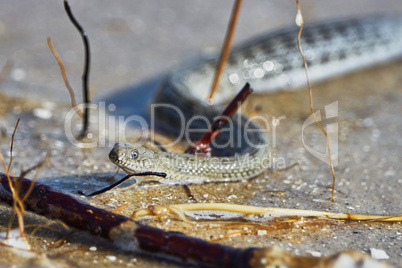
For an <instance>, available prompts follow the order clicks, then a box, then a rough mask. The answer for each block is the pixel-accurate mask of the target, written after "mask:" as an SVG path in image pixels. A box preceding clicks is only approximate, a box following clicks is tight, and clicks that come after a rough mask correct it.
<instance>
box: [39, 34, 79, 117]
mask: <svg viewBox="0 0 402 268" xmlns="http://www.w3.org/2000/svg"><path fill="white" fill-rule="evenodd" d="M47 44H48V45H49V48H50V50H51V51H52V53H53V56H54V57H55V58H56V60H57V63H58V64H59V66H60V72H61V75H62V76H63V80H64V84H65V85H66V88H67V90H68V92H69V93H70V99H71V106H72V107H73V108H74V109H75V111H76V112H77V114H78V115H79V116H81V117H82V112H81V111H80V110H77V108H76V106H77V102H76V101H75V94H74V90H73V88H72V87H71V85H70V82H69V81H68V78H67V74H66V69H65V68H64V64H63V61H62V60H61V58H60V56H59V53H57V51H56V49H55V48H54V46H53V44H52V39H50V37H48V38H47Z"/></svg>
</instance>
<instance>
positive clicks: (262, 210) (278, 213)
mask: <svg viewBox="0 0 402 268" xmlns="http://www.w3.org/2000/svg"><path fill="white" fill-rule="evenodd" d="M203 210H206V211H222V212H234V213H241V214H244V215H245V216H267V218H268V219H271V218H279V217H310V218H325V219H332V220H351V221H383V222H401V221H402V215H389V216H382V215H364V214H349V213H333V212H323V211H314V210H303V209H288V208H273V207H254V206H246V205H236V204H226V203H191V204H177V205H170V206H152V207H151V209H141V210H138V211H136V212H135V213H134V214H133V216H132V219H135V218H138V217H141V216H152V215H159V216H160V215H161V214H163V213H164V212H166V211H167V212H173V213H177V212H180V213H179V214H180V217H182V215H184V211H203Z"/></svg>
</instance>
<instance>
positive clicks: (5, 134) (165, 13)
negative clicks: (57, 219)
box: [0, 0, 402, 267]
mask: <svg viewBox="0 0 402 268" xmlns="http://www.w3.org/2000/svg"><path fill="white" fill-rule="evenodd" d="M246 2H247V3H245V4H244V9H243V11H242V15H241V17H240V21H239V29H238V32H237V34H236V38H235V42H239V41H242V40H245V39H247V38H248V37H250V36H253V35H255V34H258V33H261V32H265V31H267V30H270V29H275V28H278V27H281V26H285V25H289V24H292V23H293V21H294V14H295V7H294V3H293V2H292V1H289V2H281V3H280V4H278V3H272V2H268V1H246ZM231 3H232V2H231V1H219V3H215V2H214V3H212V2H210V3H209V2H205V1H191V2H188V1H182V0H181V1H179V0H177V1H146V2H144V1H120V2H119V3H118V4H115V3H111V2H110V3H109V2H108V1H85V3H81V2H78V1H71V5H72V8H73V11H74V12H75V14H76V16H77V17H78V18H79V20H80V21H81V23H82V24H83V25H84V26H85V29H86V30H87V32H88V33H89V36H90V38H91V39H90V41H91V46H92V50H93V54H92V59H93V60H92V72H91V85H92V86H91V88H92V93H93V95H94V99H95V102H96V103H98V102H99V101H106V102H108V103H114V104H115V105H116V107H117V108H116V114H118V115H127V114H128V113H136V114H139V115H142V114H143V113H145V112H144V99H146V98H148V97H149V95H150V94H151V93H150V92H152V90H153V88H155V87H156V85H157V84H158V83H159V82H160V80H161V77H162V76H163V74H164V73H165V72H166V71H168V70H169V69H170V68H172V67H173V66H177V65H179V64H180V63H181V62H183V61H188V60H189V59H191V58H194V57H197V56H199V55H201V53H204V52H208V51H216V50H218V49H219V46H220V43H221V41H222V38H223V33H224V31H225V24H226V21H227V19H228V16H229V12H230V9H231V7H230V6H231ZM302 8H304V9H305V11H304V15H305V19H306V20H310V21H314V20H317V19H322V18H333V17H341V16H346V15H355V14H359V15H364V14H370V13H373V12H377V13H378V12H384V11H388V12H389V11H399V12H401V11H402V4H401V3H400V1H381V3H380V2H379V1H353V3H352V4H351V3H349V2H348V1H336V3H335V2H334V1H306V2H305V3H303V6H302ZM47 37H51V38H52V40H53V42H54V45H55V46H56V49H58V51H59V53H60V55H61V57H62V58H63V59H64V62H65V64H66V68H67V71H68V75H69V77H70V82H71V83H72V86H73V87H74V88H76V89H77V90H76V91H77V95H78V98H79V97H80V92H79V90H78V89H79V88H80V85H81V82H80V76H81V71H82V61H83V56H82V51H83V50H82V44H81V40H80V37H79V35H78V33H77V32H76V31H75V29H74V28H73V27H72V25H71V24H70V23H69V21H68V19H67V17H66V16H65V14H64V10H63V7H62V2H61V1H58V2H49V1H36V3H35V5H29V4H26V3H25V2H23V1H14V3H13V4H12V5H11V4H7V3H5V2H4V1H3V2H1V3H0V43H1V45H0V66H3V65H4V64H5V62H6V61H7V60H11V61H12V62H13V63H14V65H13V69H12V71H11V73H10V75H9V76H8V77H7V78H6V79H5V81H4V82H3V84H2V85H1V91H0V100H1V102H0V113H1V114H0V127H1V136H0V149H1V152H2V153H3V155H5V158H6V161H8V160H9V154H8V153H7V152H8V148H9V143H10V138H11V134H12V129H13V127H14V124H15V122H16V120H17V118H18V117H20V118H21V123H20V127H19V129H18V132H17V135H16V142H15V148H14V154H13V156H14V160H13V161H14V164H13V172H14V173H18V172H19V169H20V166H21V165H23V167H25V168H26V167H29V166H31V165H33V164H35V163H37V162H38V161H40V160H41V159H42V158H43V157H44V155H45V154H46V153H47V152H50V153H51V163H52V164H47V165H46V166H45V167H44V168H43V169H42V170H41V173H40V175H39V180H40V181H42V182H45V183H47V184H49V185H51V186H53V187H55V188H57V189H60V190H62V191H64V192H66V193H69V194H76V191H77V190H78V189H81V190H84V191H87V192H90V191H93V190H97V189H99V188H100V187H103V186H106V185H107V184H109V183H110V182H112V181H113V179H111V178H110V176H111V175H112V174H113V173H114V172H115V168H114V166H113V165H112V164H111V163H109V161H108V159H107V152H108V151H109V149H110V145H111V144H109V143H108V142H106V145H105V146H103V147H102V148H93V149H80V148H77V147H75V146H74V145H72V144H71V142H70V141H69V140H68V139H67V138H66V134H65V132H64V118H65V116H66V114H67V112H68V111H69V109H70V106H69V96H68V94H67V92H66V90H65V88H64V83H63V81H62V79H61V77H60V73H59V69H58V66H57V63H56V62H55V60H54V58H53V56H52V55H51V53H50V52H49V50H48V48H47V44H46V38H47ZM401 74H402V67H401V61H399V62H398V61H397V62H394V63H390V64H386V65H383V66H377V67H374V68H371V69H368V70H364V71H361V72H358V73H354V74H350V75H347V76H344V77H342V78H337V79H336V80H331V81H328V82H325V83H321V84H319V85H315V86H314V101H315V107H316V109H324V107H325V106H326V105H328V104H331V103H333V102H335V101H338V104H339V115H338V118H337V120H336V121H335V122H337V123H338V129H339V164H338V166H337V167H336V169H335V171H336V175H337V183H336V189H337V191H336V194H335V199H336V202H335V203H333V204H331V203H330V189H329V188H328V187H327V186H329V185H331V182H332V177H331V174H330V172H329V168H328V166H327V165H325V164H324V163H322V162H320V161H318V160H317V159H316V158H314V157H312V156H311V155H310V154H309V153H308V152H307V151H306V149H305V147H304V146H303V143H302V140H301V135H300V134H301V128H302V125H303V122H304V121H305V120H306V118H308V117H309V106H308V98H307V93H306V91H305V90H301V91H298V92H292V93H276V94H270V95H262V96H251V98H250V100H249V101H248V102H247V104H246V105H245V111H246V113H247V112H249V113H250V112H251V111H253V110H254V107H256V106H259V107H261V114H264V115H267V116H269V117H270V118H272V117H276V118H278V117H280V116H286V119H284V120H282V121H281V124H280V126H279V127H278V128H277V138H276V140H275V141H276V147H275V148H274V150H273V152H274V153H275V154H276V157H277V158H278V159H279V158H281V159H283V160H284V162H285V163H286V165H291V164H293V163H296V162H297V163H298V165H297V166H296V167H294V168H292V169H289V170H286V171H282V172H279V173H275V172H272V171H270V170H268V171H267V172H266V173H265V174H263V175H262V176H261V177H259V178H257V179H255V180H252V181H247V182H239V183H221V184H207V185H203V186H202V187H200V186H196V185H194V186H190V189H191V191H192V193H193V194H194V196H195V198H196V199H197V201H198V202H225V203H234V204H246V205H253V206H264V207H266V206H272V207H286V208H297V209H311V210H321V211H333V212H342V213H357V214H376V215H391V214H400V213H401V203H402V199H401V196H400V193H401V190H402V178H401V176H400V171H401V165H400V163H399V159H401V150H400V148H401V145H402V137H401V134H400V133H402V126H401V124H400V118H401V114H402V110H401V107H402V105H401V103H402V94H401V92H402V91H401V89H402V83H401V82H402V75H401ZM143 89H146V92H145V93H144V90H143ZM331 123H334V121H331ZM94 131H95V130H94ZM94 133H96V132H94ZM307 137H308V139H307V140H306V142H307V143H308V144H309V145H311V147H314V146H316V149H318V150H324V139H323V138H322V137H321V135H320V133H319V132H318V130H315V129H313V128H311V129H309V130H308V135H307ZM273 168H274V169H277V168H278V166H275V165H274V167H273ZM86 201H87V202H90V203H91V204H94V205H97V206H100V207H102V208H105V209H108V210H113V209H115V208H117V207H119V206H120V205H123V204H125V203H129V206H128V207H127V208H125V209H124V210H122V211H121V212H120V213H123V214H125V215H130V214H131V213H132V211H134V210H136V209H140V208H146V207H147V206H148V205H168V204H176V203H187V202H190V200H189V199H188V196H187V195H186V193H185V191H184V190H183V188H182V187H181V186H173V187H167V186H161V185H154V186H148V187H143V188H140V189H138V190H136V191H135V192H133V191H125V192H122V191H119V190H116V191H111V192H109V193H106V194H104V195H102V196H99V197H96V198H93V199H86ZM9 219H10V209H9V208H8V207H7V206H5V205H1V206H0V222H1V225H0V230H1V231H4V230H5V228H6V226H7V223H8V221H9ZM143 221H144V222H146V223H147V224H150V225H152V226H157V227H160V228H164V229H166V230H177V231H181V232H185V233H186V234H189V235H193V236H197V237H200V238H203V239H211V238H212V239H215V238H216V239H218V240H217V242H219V243H223V244H227V245H232V246H238V247H245V246H258V247H262V246H271V245H273V244H275V245H278V246H280V247H281V248H283V249H285V250H289V251H290V252H292V253H294V254H304V255H305V254H307V255H308V254H312V252H313V254H322V255H330V254H334V253H336V252H339V251H341V250H344V249H355V250H360V251H363V252H369V251H370V248H376V249H380V250H383V251H385V252H386V254H387V255H388V256H389V259H387V260H385V261H386V262H388V263H389V264H391V265H394V266H395V267H401V266H402V255H401V252H402V226H401V224H400V223H394V224H388V223H360V224H355V223H350V222H331V223H328V222H317V223H316V224H314V225H312V226H306V227H304V228H300V229H297V228H291V229H284V230H272V229H273V228H270V226H271V225H270V223H258V224H256V225H255V224H253V223H252V222H246V223H242V225H238V226H235V227H233V225H230V226H229V225H228V223H227V222H215V221H214V222H210V221H198V222H195V221H194V222H191V223H183V222H181V221H180V220H179V219H177V218H175V217H173V216H169V217H168V216H167V217H165V218H163V221H160V220H158V219H143ZM26 223H27V224H46V223H47V220H46V219H44V218H42V217H37V216H35V215H32V214H29V213H28V214H27V215H26ZM265 229H266V230H268V231H267V233H261V232H260V233H259V234H260V235H258V233H257V234H256V232H257V231H258V230H265ZM29 230H32V229H29ZM233 230H236V231H242V232H243V233H242V234H241V235H237V236H229V237H228V238H225V237H224V238H222V239H220V238H219V237H220V236H225V235H227V234H228V233H230V232H231V231H233ZM66 234H67V232H66V231H62V232H55V231H49V230H45V229H41V230H39V231H38V232H36V233H35V234H34V235H30V236H29V237H28V238H29V243H30V244H31V245H32V247H33V249H34V250H33V251H34V252H35V253H37V254H36V255H35V256H36V257H35V258H34V259H33V260H32V259H29V258H23V257H21V256H19V257H16V255H15V253H13V252H10V251H8V250H2V251H0V252H1V253H0V254H1V255H0V258H1V259H2V260H4V262H3V264H2V265H4V266H11V265H19V266H32V265H34V264H39V265H42V266H45V265H46V263H49V264H48V265H49V266H52V267H54V266H56V265H60V266H72V267H77V266H85V267H94V266H98V265H102V266H104V267H120V266H121V267H123V266H124V267H126V266H145V265H147V267H176V264H171V263H167V262H165V261H161V260H157V259H154V258H152V256H140V255H133V254H131V253H130V254H129V253H125V252H121V251H120V250H116V248H114V247H113V246H112V245H111V244H109V243H108V242H107V241H105V240H102V239H94V238H92V237H90V236H89V235H86V234H83V233H82V232H76V233H74V234H72V235H70V236H69V238H68V239H67V242H66V243H65V244H63V245H62V246H61V247H52V245H53V244H54V243H55V242H56V241H57V240H58V239H60V238H62V237H63V236H64V235H66ZM261 234H262V235H261ZM91 247H92V248H91ZM93 247H96V250H93V249H94V248H93ZM90 248H91V249H92V250H90ZM41 254H44V255H41ZM111 256H114V257H115V258H113V257H111Z"/></svg>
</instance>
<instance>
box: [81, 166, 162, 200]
mask: <svg viewBox="0 0 402 268" xmlns="http://www.w3.org/2000/svg"><path fill="white" fill-rule="evenodd" d="M133 176H158V177H163V178H165V177H166V176H167V174H166V173H163V172H142V173H136V174H129V175H127V176H125V177H124V178H122V179H121V180H119V181H117V182H115V183H113V184H111V185H109V186H108V187H105V188H103V189H101V190H99V191H95V192H93V193H90V194H84V193H83V192H82V191H78V193H79V194H80V195H84V196H86V197H89V196H94V195H98V194H102V193H104V192H107V191H109V190H110V189H113V188H114V187H116V186H118V185H120V184H122V183H123V182H125V181H126V180H128V179H129V178H131V177H133Z"/></svg>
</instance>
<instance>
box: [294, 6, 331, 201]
mask: <svg viewBox="0 0 402 268" xmlns="http://www.w3.org/2000/svg"><path fill="white" fill-rule="evenodd" d="M296 5H297V18H298V19H299V22H300V30H299V34H298V35H297V47H298V48H299V52H300V55H301V56H302V57H303V63H304V70H305V72H306V78H307V87H308V93H309V99H310V110H311V114H312V115H313V118H314V121H315V123H316V124H317V126H318V127H319V129H320V130H321V131H322V133H324V135H325V139H326V141H327V149H328V158H329V165H330V167H331V172H332V194H331V202H334V191H335V170H334V165H333V164H332V159H331V150H330V148H329V139H328V135H327V132H326V131H325V130H324V129H323V128H322V126H321V124H320V123H319V122H318V120H317V118H316V116H315V113H314V108H313V91H312V89H311V85H310V80H309V78H308V67H307V60H306V57H305V56H304V52H303V50H302V47H301V44H300V37H301V34H302V31H303V25H304V22H303V15H302V12H301V9H300V4H299V0H296Z"/></svg>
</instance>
